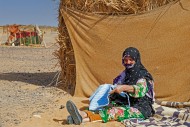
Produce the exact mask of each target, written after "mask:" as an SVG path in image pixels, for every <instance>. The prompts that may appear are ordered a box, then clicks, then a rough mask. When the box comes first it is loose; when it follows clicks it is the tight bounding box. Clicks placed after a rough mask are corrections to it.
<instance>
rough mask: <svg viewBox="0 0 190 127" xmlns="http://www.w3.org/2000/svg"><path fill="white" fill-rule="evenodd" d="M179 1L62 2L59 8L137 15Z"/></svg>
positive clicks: (92, 0)
mask: <svg viewBox="0 0 190 127" xmlns="http://www.w3.org/2000/svg"><path fill="white" fill-rule="evenodd" d="M173 1H179V0H62V1H61V4H62V5H61V6H65V7H67V8H72V9H75V10H76V9H77V10H80V11H86V12H93V13H108V14H114V13H124V14H137V13H142V12H145V11H149V10H152V9H153V8H157V7H160V6H163V5H165V4H168V3H170V2H173Z"/></svg>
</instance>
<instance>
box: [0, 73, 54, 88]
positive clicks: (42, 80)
mask: <svg viewBox="0 0 190 127" xmlns="http://www.w3.org/2000/svg"><path fill="white" fill-rule="evenodd" d="M55 75H56V72H45V73H2V74H0V80H8V81H20V82H25V83H29V84H34V85H38V86H48V85H49V84H50V83H52V81H53V79H54V77H55ZM54 83H55V82H54ZM54 83H52V84H51V85H54Z"/></svg>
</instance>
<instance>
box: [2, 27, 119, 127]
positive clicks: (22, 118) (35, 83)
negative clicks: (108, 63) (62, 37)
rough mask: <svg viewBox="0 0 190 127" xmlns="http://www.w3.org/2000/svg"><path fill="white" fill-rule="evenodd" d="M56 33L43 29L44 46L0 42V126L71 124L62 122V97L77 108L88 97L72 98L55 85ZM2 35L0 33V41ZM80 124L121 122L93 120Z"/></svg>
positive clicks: (101, 126)
mask: <svg viewBox="0 0 190 127" xmlns="http://www.w3.org/2000/svg"><path fill="white" fill-rule="evenodd" d="M0 35H2V29H0ZM56 37H57V33H56V32H55V31H54V32H52V31H50V30H46V34H45V35H44V40H45V42H46V44H47V48H45V47H23V46H20V47H19V46H15V47H12V46H0V127H62V126H68V127H72V126H75V125H67V124H66V117H67V115H68V112H67V110H66V107H65V104H66V101H67V100H73V101H74V102H75V103H76V105H77V107H78V108H80V109H84V107H86V106H87V105H88V99H87V98H76V97H75V98H74V97H72V96H70V95H69V94H68V93H66V92H65V91H64V90H62V89H59V88H57V87H56V80H55V79H54V77H55V76H56V74H57V73H58V72H59V71H60V70H61V69H60V67H59V66H56V64H57V63H58V60H57V59H56V57H55V56H54V55H53V54H52V53H53V52H54V51H55V50H56V49H58V46H57V45H56V43H55V42H56ZM5 39H6V37H2V39H1V42H2V43H3V41H4V40H5ZM78 126H79V125H78ZM80 126H85V127H89V126H92V127H93V126H98V127H107V126H114V127H120V126H123V125H122V124H121V123H119V122H109V123H106V124H105V123H101V122H97V123H85V124H82V125H80Z"/></svg>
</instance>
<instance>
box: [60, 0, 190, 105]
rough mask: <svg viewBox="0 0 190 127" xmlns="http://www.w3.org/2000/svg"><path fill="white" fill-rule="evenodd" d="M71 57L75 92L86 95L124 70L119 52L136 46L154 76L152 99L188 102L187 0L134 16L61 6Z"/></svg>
mask: <svg viewBox="0 0 190 127" xmlns="http://www.w3.org/2000/svg"><path fill="white" fill-rule="evenodd" d="M61 13H62V15H63V18H64V21H65V24H66V27H67V29H68V33H69V36H70V39H71V42H72V45H73V49H74V55H75V60H76V88H75V96H85V97H89V96H90V95H92V93H93V92H94V91H95V90H96V89H97V88H98V86H99V85H101V84H105V83H108V84H110V83H112V82H113V79H114V78H115V77H116V76H117V75H118V74H119V73H120V72H121V71H123V70H124V67H123V66H122V64H121V57H122V52H123V51H124V50H125V48H127V47H130V46H132V47H136V48H137V49H139V51H140V53H141V59H142V63H143V64H144V66H145V67H146V68H147V69H148V71H149V72H150V73H151V74H152V76H153V78H154V80H155V93H156V98H157V99H159V100H167V101H179V102H186V101H190V92H189V91H190V74H189V73H190V51H189V49H190V34H189V31H190V1H189V0H180V2H177V3H175V4H169V5H166V6H162V7H159V8H157V9H155V10H153V11H150V12H147V13H144V14H140V15H97V14H92V13H85V12H79V11H74V10H71V9H68V8H62V9H61Z"/></svg>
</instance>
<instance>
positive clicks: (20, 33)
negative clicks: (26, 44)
mask: <svg viewBox="0 0 190 127" xmlns="http://www.w3.org/2000/svg"><path fill="white" fill-rule="evenodd" d="M19 35H20V46H21V32H19Z"/></svg>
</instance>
